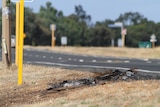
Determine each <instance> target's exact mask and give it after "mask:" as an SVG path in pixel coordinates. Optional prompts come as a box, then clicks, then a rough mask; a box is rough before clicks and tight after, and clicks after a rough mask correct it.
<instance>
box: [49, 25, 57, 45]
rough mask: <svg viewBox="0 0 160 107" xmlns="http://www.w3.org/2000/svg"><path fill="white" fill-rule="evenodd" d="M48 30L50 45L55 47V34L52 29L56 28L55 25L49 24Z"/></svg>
mask: <svg viewBox="0 0 160 107" xmlns="http://www.w3.org/2000/svg"><path fill="white" fill-rule="evenodd" d="M50 30H51V31H52V37H51V47H55V35H54V31H55V30H56V25H55V24H51V25H50Z"/></svg>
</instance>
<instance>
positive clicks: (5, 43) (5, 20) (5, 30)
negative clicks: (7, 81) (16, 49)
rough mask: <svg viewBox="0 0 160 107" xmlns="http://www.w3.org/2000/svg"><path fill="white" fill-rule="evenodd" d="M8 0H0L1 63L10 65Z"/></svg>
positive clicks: (6, 65)
mask: <svg viewBox="0 0 160 107" xmlns="http://www.w3.org/2000/svg"><path fill="white" fill-rule="evenodd" d="M11 62H12V61H11V26H10V0H2V63H3V64H4V65H5V67H6V68H9V67H10V66H11Z"/></svg>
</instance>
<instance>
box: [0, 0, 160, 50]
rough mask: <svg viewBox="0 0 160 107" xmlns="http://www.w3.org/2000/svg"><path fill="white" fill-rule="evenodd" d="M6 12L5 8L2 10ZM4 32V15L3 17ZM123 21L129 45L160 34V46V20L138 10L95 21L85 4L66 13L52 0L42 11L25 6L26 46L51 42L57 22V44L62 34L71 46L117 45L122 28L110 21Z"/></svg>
mask: <svg viewBox="0 0 160 107" xmlns="http://www.w3.org/2000/svg"><path fill="white" fill-rule="evenodd" d="M0 12H1V14H0V15H2V9H1V11H0ZM15 12H16V10H15V4H13V3H11V27H12V29H11V32H12V34H15V21H16V20H15V14H16V13H15ZM104 14H105V13H104ZM0 20H1V21H0V33H2V28H1V27H2V17H1V16H0ZM114 22H123V24H124V27H125V28H126V29H127V35H126V46H127V47H138V43H139V42H140V41H150V36H151V35H152V34H155V35H156V36H157V42H156V45H159V44H160V41H159V40H160V23H155V22H154V21H150V20H148V19H147V18H145V17H144V16H143V15H141V14H140V13H138V12H126V13H124V14H121V15H120V16H119V17H118V18H117V19H116V20H111V19H105V20H104V21H97V22H95V23H92V17H91V15H88V14H87V13H86V11H85V10H84V9H83V7H82V6H81V5H77V6H75V11H74V13H72V14H70V15H68V16H64V14H63V12H62V11H59V10H57V9H56V8H55V7H54V6H53V5H52V3H51V2H47V3H46V5H45V6H41V7H40V10H39V12H38V13H35V12H33V10H32V9H31V8H29V7H25V34H26V35H27V36H26V38H25V45H34V46H38V45H51V31H50V24H55V25H56V31H55V37H56V45H61V37H62V36H66V37H67V38H68V41H67V44H68V45H69V46H111V40H114V41H115V42H114V43H115V45H117V40H118V39H119V38H121V33H120V30H121V29H120V28H109V27H108V25H109V24H113V23H114Z"/></svg>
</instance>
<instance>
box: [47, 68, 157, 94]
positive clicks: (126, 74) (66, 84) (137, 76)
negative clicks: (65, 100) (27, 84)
mask: <svg viewBox="0 0 160 107" xmlns="http://www.w3.org/2000/svg"><path fill="white" fill-rule="evenodd" d="M96 74H97V75H98V76H96V77H94V78H85V79H79V80H65V81H62V82H60V83H56V84H50V86H49V87H48V88H47V89H46V90H47V91H50V90H54V91H62V90H66V89H72V88H78V87H82V86H94V85H97V84H105V82H106V81H133V80H149V79H160V74H159V75H157V74H153V73H151V74H148V73H141V72H137V71H136V70H134V69H130V70H127V71H122V70H114V71H109V72H96Z"/></svg>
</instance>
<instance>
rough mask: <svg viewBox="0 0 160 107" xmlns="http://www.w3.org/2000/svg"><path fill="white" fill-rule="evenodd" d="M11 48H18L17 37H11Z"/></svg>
mask: <svg viewBox="0 0 160 107" xmlns="http://www.w3.org/2000/svg"><path fill="white" fill-rule="evenodd" d="M11 47H12V48H15V47H16V37H15V35H11Z"/></svg>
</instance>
